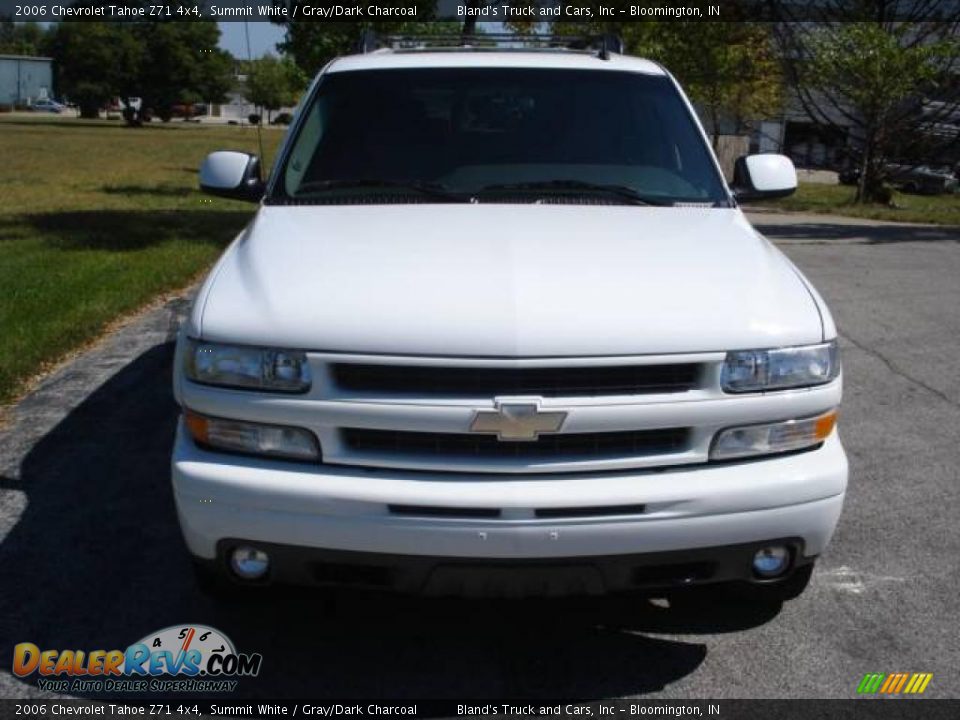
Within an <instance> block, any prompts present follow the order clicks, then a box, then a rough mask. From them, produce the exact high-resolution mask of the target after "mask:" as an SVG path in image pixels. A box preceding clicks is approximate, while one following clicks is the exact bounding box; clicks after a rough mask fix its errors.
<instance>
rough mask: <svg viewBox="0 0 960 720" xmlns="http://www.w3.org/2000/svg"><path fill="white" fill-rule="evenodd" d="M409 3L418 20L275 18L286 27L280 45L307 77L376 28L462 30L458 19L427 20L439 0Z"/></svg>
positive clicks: (289, 0)
mask: <svg viewBox="0 0 960 720" xmlns="http://www.w3.org/2000/svg"><path fill="white" fill-rule="evenodd" d="M274 4H277V5H284V6H286V7H288V8H289V9H290V11H289V13H288V17H292V14H293V10H292V8H293V6H294V5H299V4H301V3H300V2H299V0H274ZM405 4H406V5H410V4H413V5H416V6H417V18H419V20H418V21H416V22H409V21H405V22H397V21H388V22H369V21H366V22H352V21H351V22H311V21H310V20H286V21H272V22H276V23H277V24H280V25H283V26H284V27H285V28H286V31H287V34H286V39H285V40H284V42H283V43H280V45H279V46H278V47H279V48H280V50H281V51H282V52H283V53H284V54H287V55H289V56H290V57H292V58H293V59H294V61H295V62H296V63H297V65H299V66H300V69H301V70H303V72H304V73H306V75H307V77H313V76H314V75H316V74H317V72H318V71H319V70H320V69H321V68H322V67H323V66H324V65H326V64H327V63H328V62H330V61H331V60H333V59H334V58H335V57H337V56H338V55H346V54H349V53H352V52H354V51H355V50H356V48H357V43H358V41H359V40H360V37H361V35H362V34H363V32H364V31H366V30H373V31H375V32H377V33H379V34H382V35H388V34H407V35H429V34H434V35H436V34H447V33H451V32H452V33H459V31H460V24H459V23H444V22H424V21H429V20H431V19H432V18H434V17H436V5H437V0H411V2H407V3H405Z"/></svg>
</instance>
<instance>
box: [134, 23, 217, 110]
mask: <svg viewBox="0 0 960 720" xmlns="http://www.w3.org/2000/svg"><path fill="white" fill-rule="evenodd" d="M130 32H131V33H132V34H133V35H134V36H135V37H136V38H137V40H138V41H139V43H140V46H141V47H142V49H143V53H144V56H145V57H146V58H147V62H144V63H143V64H142V66H141V68H140V71H139V72H138V73H137V74H136V78H135V82H134V83H133V84H132V85H131V86H130V88H129V89H128V90H127V91H126V92H125V93H124V94H125V95H128V96H133V97H136V96H139V97H140V98H141V99H142V102H141V108H142V110H148V109H152V110H153V112H154V113H156V115H157V116H158V117H160V118H161V119H162V120H164V121H166V120H169V119H170V117H171V116H172V108H173V106H174V105H175V104H177V103H193V102H198V101H200V100H208V101H211V102H218V101H220V100H222V97H223V95H224V94H225V93H226V92H227V90H229V89H230V86H231V83H232V72H233V61H232V58H231V57H230V55H229V54H228V53H226V52H224V51H223V50H219V49H218V48H217V44H218V42H219V40H220V29H219V28H218V27H217V23H216V22H215V21H213V20H191V21H190V22H152V23H137V24H136V25H133V26H131V28H130ZM140 119H141V116H140V114H139V113H137V114H135V115H132V116H131V118H130V120H131V121H132V122H133V123H136V122H138V121H139V120H140Z"/></svg>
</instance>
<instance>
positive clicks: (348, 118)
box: [274, 68, 727, 206]
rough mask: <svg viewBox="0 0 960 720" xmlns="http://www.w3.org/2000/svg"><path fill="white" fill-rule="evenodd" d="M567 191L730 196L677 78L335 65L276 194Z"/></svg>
mask: <svg viewBox="0 0 960 720" xmlns="http://www.w3.org/2000/svg"><path fill="white" fill-rule="evenodd" d="M371 195H373V196H375V197H371ZM571 195H574V196H597V197H598V198H601V199H602V200H603V201H604V202H610V203H628V204H653V205H671V204H673V203H678V202H679V203H691V202H692V203H707V204H722V205H724V206H725V205H726V203H727V195H726V193H725V191H724V188H723V184H722V181H721V179H720V177H719V174H718V172H717V170H716V167H715V166H714V164H713V161H712V158H711V157H710V154H709V150H708V148H707V146H706V144H705V143H704V141H703V138H702V136H701V134H700V133H699V131H698V129H697V127H696V125H695V123H694V120H693V118H692V117H691V115H690V112H689V111H688V110H687V107H686V106H685V104H684V103H683V101H682V99H681V97H680V95H679V93H677V91H676V89H675V88H674V86H673V84H672V83H671V82H670V80H669V79H668V78H666V77H664V76H651V75H642V74H637V73H626V72H612V71H591V70H541V69H534V70H530V69H520V68H468V69H463V68H456V69H446V68H428V69H413V70H411V69H398V70H373V71H371V70H367V71H352V72H342V73H330V74H328V75H326V76H324V77H323V79H322V81H321V84H320V86H319V88H318V91H317V93H316V94H315V95H314V97H313V99H312V101H311V104H310V106H309V107H307V108H305V109H304V117H303V121H302V123H300V125H299V130H298V135H297V137H296V138H295V140H294V141H293V143H292V145H291V149H290V152H289V154H288V156H287V158H286V160H285V162H284V163H283V166H282V167H281V169H280V176H279V178H278V181H277V184H276V187H275V190H274V200H280V201H282V200H283V199H291V200H294V201H297V202H308V203H309V202H323V203H331V202H334V203H352V202H371V201H373V202H377V201H379V200H378V199H377V198H379V199H382V200H383V201H385V202H407V201H410V202H437V201H453V202H456V201H461V202H467V201H475V202H536V201H538V200H542V199H543V198H545V197H554V196H556V197H558V198H559V197H563V196H571Z"/></svg>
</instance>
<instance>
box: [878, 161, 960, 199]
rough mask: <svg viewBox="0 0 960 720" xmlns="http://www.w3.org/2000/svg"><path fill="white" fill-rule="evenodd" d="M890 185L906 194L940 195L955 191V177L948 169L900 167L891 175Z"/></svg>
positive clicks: (920, 166) (926, 166)
mask: <svg viewBox="0 0 960 720" xmlns="http://www.w3.org/2000/svg"><path fill="white" fill-rule="evenodd" d="M890 183H891V184H892V185H894V186H895V187H899V188H900V189H901V190H903V191H904V192H908V193H914V194H919V195H941V194H943V193H947V192H954V191H955V190H956V189H957V176H956V175H954V174H953V173H952V172H951V171H950V170H949V168H935V167H931V166H929V165H917V166H900V168H898V169H895V170H894V171H893V173H892V174H891V176H890Z"/></svg>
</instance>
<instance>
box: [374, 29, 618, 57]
mask: <svg viewBox="0 0 960 720" xmlns="http://www.w3.org/2000/svg"><path fill="white" fill-rule="evenodd" d="M501 44H508V45H511V46H517V47H518V49H523V50H530V49H542V50H580V51H592V52H596V53H597V57H599V58H600V59H602V60H609V59H610V54H611V53H617V54H622V53H623V40H621V39H620V37H619V36H617V35H612V34H606V35H518V34H514V33H483V34H481V35H461V34H441V35H378V34H377V33H375V32H374V31H373V30H364V31H363V33H362V34H361V36H360V41H359V42H358V43H357V51H358V52H360V53H363V54H366V53H371V52H374V51H375V50H379V49H381V48H392V49H398V50H410V49H461V50H472V49H482V50H485V49H490V48H497V47H499V46H500V45H501Z"/></svg>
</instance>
